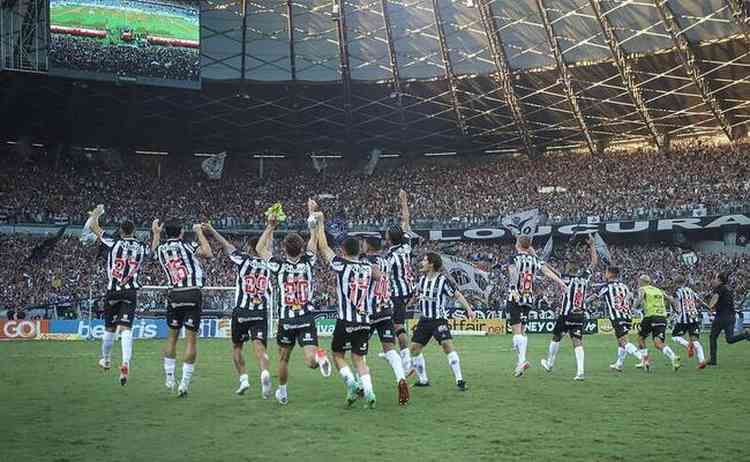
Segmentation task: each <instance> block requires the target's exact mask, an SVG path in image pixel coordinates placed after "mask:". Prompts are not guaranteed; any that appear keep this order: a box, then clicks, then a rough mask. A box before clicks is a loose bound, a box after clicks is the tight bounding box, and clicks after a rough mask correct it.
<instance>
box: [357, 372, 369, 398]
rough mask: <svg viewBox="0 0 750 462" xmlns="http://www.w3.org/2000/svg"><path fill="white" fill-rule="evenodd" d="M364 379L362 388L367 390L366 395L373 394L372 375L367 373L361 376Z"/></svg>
mask: <svg viewBox="0 0 750 462" xmlns="http://www.w3.org/2000/svg"><path fill="white" fill-rule="evenodd" d="M359 378H360V380H362V389H363V390H364V391H365V396H369V395H371V394H372V377H370V374H365V375H362V376H360V377H359Z"/></svg>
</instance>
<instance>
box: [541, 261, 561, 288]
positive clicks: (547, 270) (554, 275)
mask: <svg viewBox="0 0 750 462" xmlns="http://www.w3.org/2000/svg"><path fill="white" fill-rule="evenodd" d="M542 272H543V273H544V275H545V276H547V277H548V278H550V279H552V280H553V281H555V282H556V283H557V285H558V286H560V288H562V289H565V288H566V287H567V286H566V285H565V281H563V280H562V279H560V276H558V275H557V273H556V272H555V270H554V269H552V267H551V266H549V265H548V264H546V263H545V264H544V266H542Z"/></svg>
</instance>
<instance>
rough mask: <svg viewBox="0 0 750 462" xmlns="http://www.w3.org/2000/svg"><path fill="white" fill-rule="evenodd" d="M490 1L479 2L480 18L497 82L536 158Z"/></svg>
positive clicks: (528, 152)
mask: <svg viewBox="0 0 750 462" xmlns="http://www.w3.org/2000/svg"><path fill="white" fill-rule="evenodd" d="M489 2H490V0H480V2H479V16H480V18H481V19H482V25H483V26H484V31H485V33H486V34H487V39H488V41H489V45H490V52H491V53H492V60H493V61H494V63H495V71H496V72H495V80H496V82H497V84H498V86H499V87H500V88H501V89H502V92H503V98H504V99H505V104H507V105H508V108H509V109H510V114H511V117H513V123H514V124H515V126H516V131H517V132H518V136H519V137H520V138H521V141H522V142H523V145H524V147H525V148H526V155H528V156H529V157H535V156H536V154H537V151H536V146H534V142H533V140H532V139H531V133H530V132H529V125H528V123H527V122H526V115H525V114H524V113H523V109H521V103H520V101H519V99H518V95H516V90H515V88H514V87H513V74H512V73H511V70H510V64H509V63H508V56H507V55H506V54H505V49H504V48H503V42H502V39H501V38H500V32H499V31H498V30H497V25H496V24H495V20H494V19H493V18H494V17H495V14H494V12H493V11H492V5H490V3H489Z"/></svg>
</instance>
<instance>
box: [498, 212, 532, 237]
mask: <svg viewBox="0 0 750 462" xmlns="http://www.w3.org/2000/svg"><path fill="white" fill-rule="evenodd" d="M540 220H541V213H539V209H533V210H526V211H523V212H518V213H515V214H513V215H508V216H505V217H503V219H502V224H503V226H505V227H506V228H508V229H509V230H510V232H511V233H513V235H514V236H533V235H534V233H535V232H536V228H537V227H538V226H539V221H540Z"/></svg>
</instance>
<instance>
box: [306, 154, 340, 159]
mask: <svg viewBox="0 0 750 462" xmlns="http://www.w3.org/2000/svg"><path fill="white" fill-rule="evenodd" d="M342 157H344V156H340V155H338V154H313V155H311V156H310V158H311V159H341V158H342Z"/></svg>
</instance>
